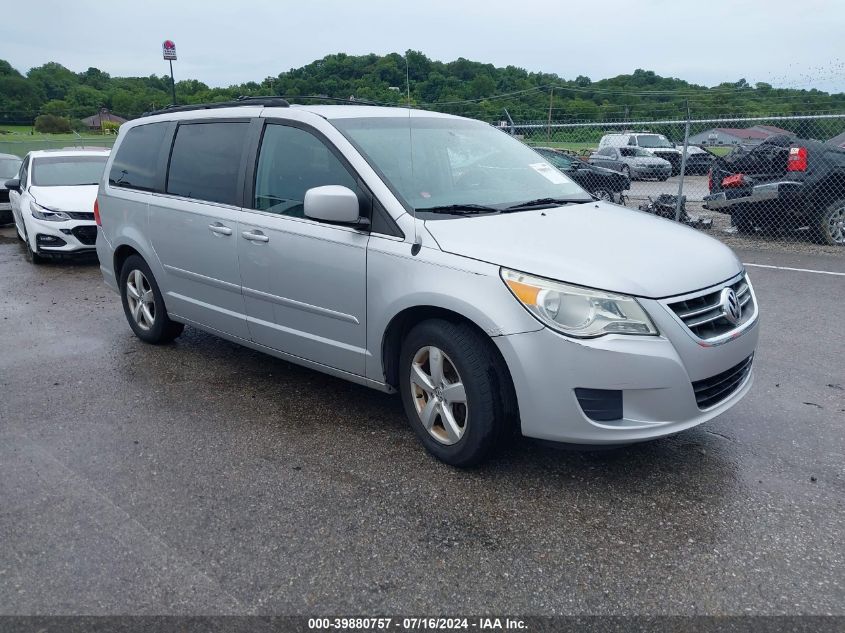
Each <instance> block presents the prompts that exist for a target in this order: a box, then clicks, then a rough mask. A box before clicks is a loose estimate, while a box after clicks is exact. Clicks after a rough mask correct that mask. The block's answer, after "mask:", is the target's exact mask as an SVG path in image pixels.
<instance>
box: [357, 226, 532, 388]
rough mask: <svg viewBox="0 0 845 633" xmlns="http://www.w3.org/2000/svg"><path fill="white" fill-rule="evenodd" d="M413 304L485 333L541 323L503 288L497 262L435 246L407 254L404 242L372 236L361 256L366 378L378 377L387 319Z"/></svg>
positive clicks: (521, 329)
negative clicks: (363, 261) (465, 321)
mask: <svg viewBox="0 0 845 633" xmlns="http://www.w3.org/2000/svg"><path fill="white" fill-rule="evenodd" d="M418 307H433V308H440V309H443V310H448V311H450V312H454V313H456V314H458V315H460V316H462V317H464V318H466V319H468V320H469V321H471V322H473V323H474V324H475V325H477V326H478V327H479V328H480V329H481V330H483V331H484V332H486V333H487V334H488V335H489V336H491V337H495V336H503V335H507V334H516V333H519V332H530V331H535V330H540V329H542V327H543V326H542V325H541V324H540V323H539V322H538V321H537V320H536V319H534V318H533V317H532V316H531V315H530V314H529V313H528V311H527V310H525V309H524V308H523V307H522V306H521V305H520V304H519V302H518V301H517V300H516V299H515V298H514V297H513V295H512V294H511V293H510V291H509V290H508V289H507V287H506V286H505V284H504V282H503V281H502V279H501V277H500V276H499V267H498V266H495V265H492V264H488V263H486V262H479V261H476V260H472V259H468V258H465V257H460V256H457V255H452V254H449V253H444V252H443V251H441V250H439V249H435V248H422V249H421V250H420V252H419V254H418V255H416V256H413V255H411V252H410V247H409V245H408V244H407V243H406V242H398V241H390V240H376V239H373V240H371V242H370V248H369V250H368V259H367V350H368V354H367V367H366V373H367V377H368V378H372V379H374V380H383V379H384V367H383V361H382V354H381V350H382V343H383V341H384V336H385V333H386V332H387V329H388V327H389V325H390V323H391V322H392V321H393V319H394V318H395V317H396V316H397V315H398V314H400V313H402V312H403V311H406V310H408V309H411V308H418Z"/></svg>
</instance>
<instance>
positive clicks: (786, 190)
mask: <svg viewBox="0 0 845 633" xmlns="http://www.w3.org/2000/svg"><path fill="white" fill-rule="evenodd" d="M428 107H429V108H431V109H438V108H437V107H436V104H430V105H429V106H428ZM447 110H448V111H450V112H452V113H454V114H471V113H469V112H460V111H454V110H455V109H454V108H447ZM503 112H504V115H503V118H502V120H499V121H494V122H493V125H495V126H497V127H500V128H501V129H502V130H503V131H505V132H507V133H510V134H513V135H514V136H517V137H519V138H521V139H522V140H523V141H525V142H526V143H528V144H529V145H532V146H533V147H535V148H536V149H537V150H538V151H540V152H541V153H542V154H543V155H544V156H545V157H546V159H547V161H548V162H549V163H551V164H553V165H554V166H555V167H557V168H558V169H560V170H561V171H563V172H564V173H565V174H567V175H569V176H570V177H571V178H572V179H573V180H575V181H576V182H578V183H579V184H581V185H582V186H583V187H584V188H585V189H587V190H588V191H590V192H591V193H593V194H594V195H596V196H597V197H599V198H604V199H607V200H611V201H613V202H616V203H619V204H623V205H625V206H627V207H630V208H632V209H640V210H643V211H647V212H650V213H655V214H657V215H661V216H663V217H666V218H669V219H674V220H677V221H680V222H684V223H686V224H688V225H690V226H693V227H696V228H698V229H700V230H703V231H708V232H710V233H711V234H713V235H714V236H715V237H718V238H719V239H722V240H723V241H725V242H727V243H729V244H730V245H732V246H737V247H742V246H751V247H754V248H767V247H770V246H771V247H777V248H787V249H789V250H801V251H814V252H824V253H834V254H837V255H845V113H824V114H818V113H816V114H806V115H790V116H769V117H726V118H695V117H694V116H689V115H688V116H687V117H686V118H666V119H660V120H624V119H617V120H602V121H578V120H568V121H555V120H552V119H551V117H549V118H548V119H547V120H544V121H543V120H538V121H516V122H515V121H513V120H511V118H510V116H509V115H508V114H507V111H506V110H504V111H503ZM115 139H116V135H114V134H102V135H91V134H88V135H80V134H74V135H72V136H71V135H62V136H61V137H46V138H45V137H41V138H39V137H37V136H35V135H30V134H25V133H18V134H9V135H5V136H0V154H14V155H17V156H20V157H23V156H25V155H26V154H27V152H30V151H33V150H39V149H61V148H80V147H111V146H112V145H113V144H114V141H115Z"/></svg>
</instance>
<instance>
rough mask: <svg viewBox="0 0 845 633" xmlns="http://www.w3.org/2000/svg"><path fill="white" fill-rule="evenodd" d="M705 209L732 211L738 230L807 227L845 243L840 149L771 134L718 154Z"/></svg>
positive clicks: (844, 157)
mask: <svg viewBox="0 0 845 633" xmlns="http://www.w3.org/2000/svg"><path fill="white" fill-rule="evenodd" d="M709 186H710V195H707V196H705V197H704V207H705V208H707V209H711V210H713V211H719V212H721V213H727V214H729V215H731V221H732V224H733V225H734V226H735V227H736V229H737V231H739V232H753V231H754V230H756V228H757V227H760V228H789V229H799V228H803V227H809V229H810V232H811V234H812V235H813V237H815V238H816V239H817V240H819V241H820V242H822V243H824V244H830V245H838V246H845V149H842V148H839V147H836V146H835V145H832V144H828V143H823V142H821V141H816V140H810V139H797V138H792V137H788V136H774V137H771V138H769V139H767V140H766V141H764V142H763V143H761V144H760V145H758V146H756V147H754V148H752V149H750V150H747V151H738V152H734V153H731V154H729V155H727V156H723V157H720V158H717V159H716V160H715V161H714V163H713V167H712V168H711V170H710V177H709Z"/></svg>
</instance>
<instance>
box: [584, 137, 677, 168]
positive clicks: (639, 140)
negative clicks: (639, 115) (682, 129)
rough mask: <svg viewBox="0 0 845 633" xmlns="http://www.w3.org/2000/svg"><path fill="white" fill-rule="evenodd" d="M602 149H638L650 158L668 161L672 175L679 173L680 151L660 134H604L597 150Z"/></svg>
mask: <svg viewBox="0 0 845 633" xmlns="http://www.w3.org/2000/svg"><path fill="white" fill-rule="evenodd" d="M603 147H639V148H640V149H643V150H645V151H646V152H648V153H649V154H651V155H652V156H656V157H657V158H662V159H663V160H665V161H668V162H669V164H670V165H671V166H672V175H673V176H677V175H678V174H680V173H681V153H682V152H681V150H680V149H679V148H678V147H676V146H675V144H674V143H673V142H672V141H670V140H669V139H667V138H666V137H665V136H663V135H662V134H654V133H653V132H623V133H621V134H605V135H604V136H602V137H601V140H600V141H599V149H602V148H603Z"/></svg>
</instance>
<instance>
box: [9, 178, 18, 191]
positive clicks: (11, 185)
mask: <svg viewBox="0 0 845 633" xmlns="http://www.w3.org/2000/svg"><path fill="white" fill-rule="evenodd" d="M6 189H9V190H10V191H17V192H20V190H21V181H20V178H12V179H11V180H7V181H6Z"/></svg>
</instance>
